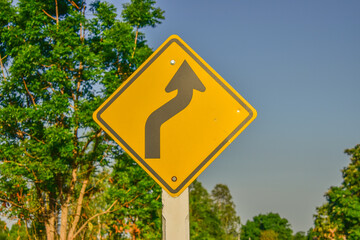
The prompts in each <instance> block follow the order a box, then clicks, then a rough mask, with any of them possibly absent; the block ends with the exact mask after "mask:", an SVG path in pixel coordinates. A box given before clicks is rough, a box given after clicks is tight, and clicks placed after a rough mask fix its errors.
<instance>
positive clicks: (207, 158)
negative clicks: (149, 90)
mask: <svg viewBox="0 0 360 240" xmlns="http://www.w3.org/2000/svg"><path fill="white" fill-rule="evenodd" d="M174 42H175V43H177V44H178V45H179V46H180V47H181V48H182V49H183V50H184V51H185V52H186V53H187V54H189V56H191V57H192V58H193V59H194V60H195V61H196V62H197V63H198V64H199V65H200V66H201V67H202V68H203V69H204V70H205V71H206V72H207V73H208V74H209V75H210V76H211V77H212V78H213V79H214V80H215V81H216V82H217V83H218V84H220V86H222V87H223V88H224V89H225V90H226V91H227V92H228V93H229V94H230V95H231V96H232V97H233V98H234V99H235V100H236V101H237V102H238V103H239V104H240V105H241V106H242V107H243V108H245V109H246V111H248V113H249V116H248V117H247V118H245V120H244V121H242V122H241V123H240V125H239V126H237V127H236V128H235V130H234V131H232V132H231V133H230V135H229V136H227V137H226V138H225V139H224V140H223V141H222V142H221V143H220V144H219V146H217V147H216V148H215V149H214V150H213V151H212V152H211V153H210V154H209V156H207V157H206V158H205V159H204V161H202V162H201V164H200V165H199V166H198V167H197V168H196V169H195V170H194V171H193V172H192V173H191V174H190V175H189V176H188V177H187V178H186V179H185V180H184V181H183V182H182V183H181V184H180V185H179V186H178V187H177V188H176V189H173V188H171V187H170V186H169V185H168V184H167V183H166V182H165V181H164V180H163V179H162V178H161V177H160V176H159V175H158V174H157V173H156V172H155V171H154V170H153V169H152V168H151V167H150V166H149V165H148V164H147V163H146V162H145V160H144V159H142V158H141V157H140V156H139V155H138V154H137V153H136V152H135V151H134V150H133V149H132V148H131V147H130V146H129V145H128V144H127V143H126V142H125V141H124V140H123V139H122V138H121V137H120V136H119V135H118V134H117V133H116V132H115V131H114V130H113V129H112V128H111V127H110V126H109V125H108V124H107V123H106V122H105V121H104V120H103V119H102V118H101V114H102V113H103V112H104V111H105V110H106V109H107V108H108V107H109V106H110V105H111V104H112V103H113V102H114V101H115V100H116V99H117V98H118V97H119V96H120V95H121V94H122V93H123V92H124V91H125V90H126V89H127V88H128V87H129V86H130V85H131V84H132V83H133V82H134V81H135V80H136V79H137V78H138V77H139V76H140V75H141V74H142V73H143V72H144V71H145V70H146V69H147V68H148V67H149V66H150V65H151V64H152V63H153V62H154V61H155V60H156V59H157V58H158V57H159V56H160V55H161V54H162V53H163V52H164V51H165V50H166V49H167V48H168V47H169V46H170V45H171V44H172V43H174ZM253 114H254V113H253V111H252V110H251V109H250V108H249V107H248V106H247V105H246V104H245V103H244V102H242V101H241V99H240V98H239V97H237V96H236V94H235V93H234V92H233V91H231V89H229V88H228V87H227V86H226V85H225V84H224V83H223V82H222V81H221V80H220V79H219V78H218V77H217V76H216V75H215V74H214V73H213V72H212V71H210V69H208V68H207V67H206V66H205V64H203V63H202V61H200V59H198V58H197V57H196V56H195V55H194V54H193V53H192V52H191V51H190V50H189V49H188V48H187V47H186V46H184V44H183V43H181V42H180V41H179V40H178V39H171V40H170V41H169V42H168V43H167V44H165V46H164V47H163V48H162V49H160V51H158V52H157V54H156V55H155V56H154V57H153V58H152V59H150V61H149V62H148V63H147V64H146V65H145V66H144V67H143V68H141V69H140V70H139V71H138V72H137V73H136V75H135V76H134V77H133V78H131V79H130V80H129V81H128V82H127V83H126V84H125V86H124V87H123V88H121V89H120V91H119V92H118V93H116V95H115V96H113V97H112V98H111V99H110V101H109V102H107V103H106V104H105V106H104V107H103V108H102V109H100V110H99V112H98V113H97V115H96V117H97V119H98V120H99V121H100V122H101V123H102V124H103V125H104V126H105V127H106V128H107V129H108V130H109V131H110V132H111V133H112V134H113V135H114V136H115V137H116V139H117V140H119V142H121V143H122V144H123V145H124V147H125V148H126V149H127V150H128V151H130V153H131V154H132V155H133V156H134V157H136V159H137V160H138V161H139V162H141V164H142V165H143V166H144V167H145V168H146V169H147V170H149V172H151V173H152V174H153V175H154V176H155V177H156V178H157V179H158V180H159V181H160V182H161V183H162V184H163V185H164V186H165V187H166V189H167V190H168V191H169V192H171V193H173V194H175V193H177V192H179V191H180V190H181V189H182V188H183V187H184V186H185V185H186V184H187V183H188V182H189V181H190V179H191V178H192V177H193V176H194V175H195V174H197V173H198V172H199V171H200V169H201V168H202V167H203V166H204V165H205V164H206V163H207V162H208V161H210V159H211V158H212V157H213V156H214V155H215V154H216V153H217V152H218V151H219V150H220V149H221V148H222V147H223V146H224V145H225V144H226V143H227V142H228V141H229V140H230V139H231V138H232V137H233V136H234V135H235V134H236V133H237V132H238V131H240V129H241V128H242V127H243V126H244V125H245V124H246V123H247V122H248V121H249V120H250V119H251V118H252V116H253Z"/></svg>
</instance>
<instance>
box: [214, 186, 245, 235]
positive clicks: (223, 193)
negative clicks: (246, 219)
mask: <svg viewBox="0 0 360 240" xmlns="http://www.w3.org/2000/svg"><path fill="white" fill-rule="evenodd" d="M211 197H212V199H213V201H214V205H215V208H216V209H217V212H218V215H219V219H220V222H221V227H222V229H223V231H224V233H225V237H224V238H223V239H224V240H232V239H234V240H235V239H238V238H239V234H240V217H239V216H237V215H236V211H235V204H234V202H233V201H232V196H231V194H230V190H229V188H228V186H226V185H224V184H217V185H216V186H215V187H214V189H213V190H212V191H211Z"/></svg>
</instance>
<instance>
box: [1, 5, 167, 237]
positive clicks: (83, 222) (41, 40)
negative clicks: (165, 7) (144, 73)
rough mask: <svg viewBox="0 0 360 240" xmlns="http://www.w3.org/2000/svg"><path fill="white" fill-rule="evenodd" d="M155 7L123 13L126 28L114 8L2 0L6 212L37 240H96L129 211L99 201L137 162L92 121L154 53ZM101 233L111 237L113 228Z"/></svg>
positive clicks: (127, 9) (119, 204)
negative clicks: (148, 32) (147, 30)
mask: <svg viewBox="0 0 360 240" xmlns="http://www.w3.org/2000/svg"><path fill="white" fill-rule="evenodd" d="M154 3H155V2H154V1H147V0H138V1H132V2H131V3H129V4H126V5H124V13H123V16H125V17H124V21H120V20H119V19H117V15H116V9H115V8H114V6H113V5H111V4H108V3H106V2H100V1H95V2H94V3H92V4H90V5H87V4H86V2H85V1H82V0H19V1H18V2H17V6H14V5H12V4H11V1H10V0H0V25H1V26H0V67H1V69H0V70H1V74H0V204H2V208H1V213H2V214H3V215H5V216H7V217H15V218H17V219H18V220H19V223H20V224H21V226H29V228H30V230H31V231H32V232H31V237H34V238H35V237H36V238H37V239H45V238H46V239H49V240H52V239H61V240H65V239H74V238H76V237H80V236H82V237H83V238H85V239H91V238H93V236H89V234H88V233H87V232H92V230H94V229H95V228H94V226H95V224H96V225H97V226H103V224H102V223H101V221H105V220H106V219H105V217H104V215H106V214H109V213H110V212H112V211H114V210H116V209H119V208H121V207H122V206H123V205H124V204H125V202H122V201H123V200H124V199H122V198H119V199H111V201H110V202H109V201H102V202H98V201H97V200H99V199H101V197H100V196H102V195H103V194H105V195H106V193H105V191H104V190H103V189H101V188H100V187H99V186H105V185H104V184H106V181H105V179H106V178H107V176H109V174H111V173H110V171H109V167H111V165H112V164H114V163H116V164H117V163H118V162H121V161H123V160H124V161H129V160H128V157H127V156H126V155H124V154H123V151H122V150H121V149H120V148H119V147H118V146H117V144H115V143H114V142H113V141H112V140H111V139H110V138H109V137H108V136H107V135H106V134H105V133H104V132H103V131H102V130H101V129H100V128H99V127H98V126H97V124H96V123H95V122H94V121H93V120H92V112H93V111H94V110H95V109H96V108H97V107H98V106H99V105H100V104H101V103H102V102H103V101H104V99H105V98H106V97H108V96H109V95H110V94H111V93H112V92H113V91H114V90H115V89H116V88H117V87H118V86H119V85H120V84H121V83H122V82H123V81H124V80H126V78H127V77H128V76H129V75H130V74H131V73H132V72H133V71H134V70H135V69H136V67H137V66H139V65H140V64H141V63H142V62H143V61H144V60H145V59H146V58H147V57H148V56H149V55H150V54H151V52H152V51H151V49H150V48H149V47H148V46H147V45H146V42H145V39H144V35H143V34H141V33H139V32H138V31H139V28H141V27H145V26H155V25H156V24H157V23H160V20H161V19H163V11H161V10H160V9H158V8H154V7H153V5H154ZM142 6H146V7H147V8H142ZM144 9H145V10H144ZM89 11H90V12H89ZM154 12H155V13H154ZM89 13H91V14H89ZM138 13H140V14H138ZM133 15H136V18H137V19H139V22H141V24H135V25H134V22H133V20H131V19H130V18H127V17H126V16H133ZM88 16H90V17H88ZM134 26H135V27H134ZM135 49H136V52H135ZM130 165H131V164H129V166H130ZM133 166H134V168H138V166H136V164H133ZM107 179H108V178H107ZM126 182H131V181H124V183H126ZM109 184H110V183H109ZM152 184H153V182H152V180H150V179H149V178H147V183H146V184H145V183H144V184H143V188H146V187H147V186H150V185H151V186H152ZM151 186H150V187H149V188H148V191H149V192H150V191H154V190H153V189H152V188H151ZM126 187H127V188H129V189H130V187H129V186H126ZM136 193H137V192H136V191H134V192H131V191H129V193H128V194H129V196H127V198H126V200H125V201H129V200H128V199H135V198H136V196H134V195H131V194H136ZM154 195H156V194H154ZM154 195H151V197H155V196H154ZM104 198H105V196H104ZM144 199H146V197H145V196H144ZM108 200H110V198H108ZM144 201H145V200H144ZM146 201H150V200H148V199H146ZM159 201H160V200H159ZM88 203H89V204H88ZM130 204H131V203H129V205H130ZM128 209H131V206H130V207H128ZM129 211H130V210H129ZM135 214H136V213H135ZM133 217H134V218H138V219H140V218H141V216H133ZM99 221H100V223H99ZM139 221H140V220H138V222H139ZM99 229H100V230H101V231H100V233H99V234H100V235H101V234H102V232H105V233H103V235H104V236H109V234H110V232H108V233H106V231H111V230H109V227H108V226H106V224H105V225H104V226H103V227H101V228H99ZM85 230H87V231H85ZM125 230H126V229H124V230H123V231H124V232H125ZM140 230H141V229H140ZM100 237H101V236H100Z"/></svg>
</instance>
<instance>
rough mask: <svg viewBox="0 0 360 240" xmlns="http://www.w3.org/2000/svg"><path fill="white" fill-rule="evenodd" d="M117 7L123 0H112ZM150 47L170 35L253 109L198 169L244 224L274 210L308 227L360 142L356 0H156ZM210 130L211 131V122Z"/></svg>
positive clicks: (298, 227)
mask: <svg viewBox="0 0 360 240" xmlns="http://www.w3.org/2000/svg"><path fill="white" fill-rule="evenodd" d="M112 2H113V3H114V4H115V6H116V7H117V8H118V9H119V10H120V9H121V4H122V3H124V2H125V1H115V0H114V1H112ZM157 6H158V7H160V8H162V9H163V10H165V17H166V19H165V21H164V22H163V23H162V24H161V25H159V26H157V27H156V28H147V29H144V30H143V31H144V32H145V33H146V38H147V40H148V43H149V45H150V46H151V47H152V48H153V49H156V48H157V47H158V46H160V44H161V43H162V42H163V41H165V40H166V39H167V38H168V37H169V36H170V35H172V34H177V35H179V36H180V37H181V38H182V39H183V40H184V41H185V42H187V43H188V44H189V45H190V46H191V47H192V48H193V49H194V50H195V51H196V52H197V53H198V54H199V55H200V56H201V57H202V58H203V59H204V60H205V61H206V62H207V63H208V64H209V65H210V66H212V68H214V69H215V70H216V71H217V72H218V73H219V74H220V75H221V76H222V77H223V78H224V79H225V80H226V81H228V82H229V83H230V84H231V85H232V86H233V87H234V88H235V89H236V90H237V91H238V92H239V93H240V94H241V95H242V96H243V97H244V98H245V99H246V100H247V101H248V102H249V103H250V104H251V105H252V106H254V107H255V109H256V110H257V111H258V117H257V119H255V121H254V122H253V123H252V124H251V125H250V126H249V127H248V128H247V129H246V130H245V131H244V132H243V133H242V134H241V135H240V136H239V137H238V138H237V139H236V140H235V141H234V142H233V143H232V144H231V145H230V146H229V147H228V148H227V149H226V150H225V151H224V152H223V153H222V154H221V155H220V156H219V157H218V158H217V159H216V160H215V161H214V162H213V163H212V165H211V166H210V167H208V169H206V170H205V171H204V172H203V174H202V175H201V176H200V177H199V180H200V181H201V182H203V184H204V186H205V187H206V188H207V189H208V190H211V189H212V188H213V187H214V185H215V184H216V183H223V184H227V185H228V186H229V188H230V190H231V193H232V195H233V198H234V202H235V204H236V210H237V212H238V214H239V215H240V217H241V220H242V223H245V222H246V220H248V219H251V218H252V217H253V216H255V215H257V214H259V213H268V212H277V213H279V214H280V215H281V216H282V217H285V218H287V219H288V220H289V222H290V223H291V225H292V227H293V229H294V231H295V232H296V231H307V230H308V229H309V228H310V227H311V226H312V224H313V217H312V216H313V214H314V213H315V208H316V207H317V206H320V205H321V204H322V203H323V202H324V201H325V199H324V198H323V194H324V193H325V192H326V191H327V189H328V188H329V187H330V186H331V185H339V184H340V183H341V173H340V170H341V169H342V168H343V167H345V166H346V165H347V164H348V163H349V159H348V157H347V156H346V155H345V154H343V151H344V149H346V148H351V147H353V146H354V145H355V144H358V143H360V126H359V123H360V94H359V90H360V14H359V12H360V1H358V0H347V1H340V0H317V1H314V0H303V1H289V0H273V1H268V0H224V1H214V0H206V1H205V0H195V1H194V0H192V1H190V0H181V1H174V0H158V1H157ZM209 131H210V130H209Z"/></svg>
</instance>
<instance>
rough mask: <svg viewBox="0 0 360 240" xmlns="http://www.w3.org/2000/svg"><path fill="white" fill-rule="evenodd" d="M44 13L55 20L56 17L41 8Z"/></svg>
mask: <svg viewBox="0 0 360 240" xmlns="http://www.w3.org/2000/svg"><path fill="white" fill-rule="evenodd" d="M41 10H42V11H43V12H44V13H45V14H46V16H48V17H50V18H51V19H52V20H55V21H56V18H54V17H53V16H51V15H50V14H48V13H47V12H46V11H45V10H44V9H41Z"/></svg>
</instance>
